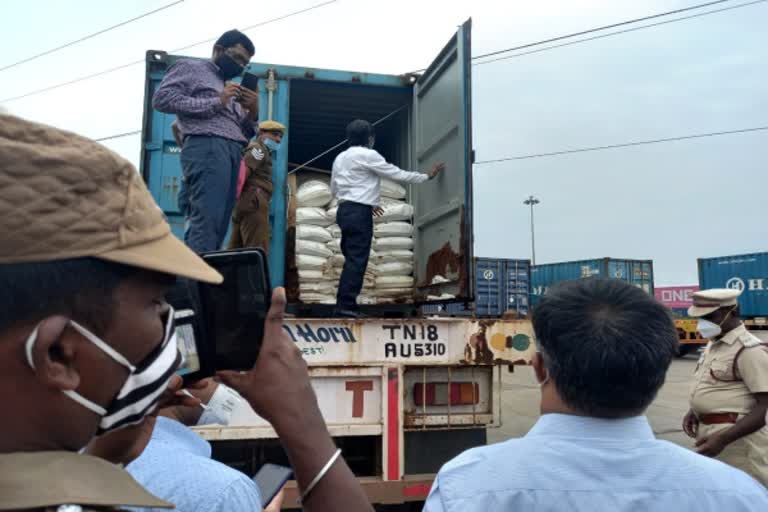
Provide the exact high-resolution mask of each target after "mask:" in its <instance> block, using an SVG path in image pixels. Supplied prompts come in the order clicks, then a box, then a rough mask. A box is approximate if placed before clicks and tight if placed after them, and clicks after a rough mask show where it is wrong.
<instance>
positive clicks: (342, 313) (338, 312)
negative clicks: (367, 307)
mask: <svg viewBox="0 0 768 512" xmlns="http://www.w3.org/2000/svg"><path fill="white" fill-rule="evenodd" d="M333 316H335V317H340V318H368V316H367V315H365V314H364V313H361V312H359V311H355V310H353V309H334V310H333Z"/></svg>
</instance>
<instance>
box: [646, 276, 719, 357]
mask: <svg viewBox="0 0 768 512" xmlns="http://www.w3.org/2000/svg"><path fill="white" fill-rule="evenodd" d="M698 289H699V287H698V286H697V285H690V286H656V287H655V288H654V293H655V295H656V300H658V301H659V302H661V303H662V304H664V305H665V306H666V307H667V308H669V310H670V312H671V313H672V317H673V318H674V321H675V327H676V328H677V336H678V341H679V345H678V351H677V354H678V356H679V357H683V356H685V355H686V354H689V353H691V352H693V351H695V350H698V349H699V348H701V347H703V346H704V345H706V344H707V342H708V341H709V340H707V339H706V338H704V337H702V336H701V334H699V331H698V330H697V326H696V324H697V319H695V318H688V308H689V307H690V306H692V305H693V298H692V295H693V293H694V292H696V291H698Z"/></svg>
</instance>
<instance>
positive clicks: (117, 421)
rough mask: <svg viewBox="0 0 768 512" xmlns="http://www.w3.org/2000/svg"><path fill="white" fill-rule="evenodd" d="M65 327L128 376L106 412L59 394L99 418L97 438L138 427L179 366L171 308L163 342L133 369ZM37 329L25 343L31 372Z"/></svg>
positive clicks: (83, 331) (89, 336)
mask: <svg viewBox="0 0 768 512" xmlns="http://www.w3.org/2000/svg"><path fill="white" fill-rule="evenodd" d="M69 323H70V325H71V326H72V327H73V328H74V329H75V330H76V331H77V332H79V333H80V334H81V335H83V337H85V339H87V340H88V341H90V342H91V343H93V344H94V345H96V346H97V347H98V348H99V349H101V350H102V351H103V352H104V353H106V354H107V355H108V356H109V357H111V358H112V359H113V360H114V361H115V362H117V363H118V364H120V365H121V366H124V367H126V368H128V370H130V374H129V375H128V378H127V379H126V380H125V383H123V386H122V387H121V388H120V391H119V392H118V394H117V396H116V397H115V398H114V399H113V400H112V402H111V403H110V404H109V405H108V406H107V408H106V409H105V408H104V407H102V406H100V405H99V404H96V403H94V402H92V401H90V400H88V399H87V398H85V397H84V396H82V395H81V394H79V393H77V392H76V391H74V390H64V391H63V393H64V394H65V395H67V396H68V397H69V398H71V399H72V400H74V401H75V402H77V403H79V404H80V405H82V406H83V407H85V408H86V409H88V410H90V411H93V412H95V413H96V414H98V415H99V416H101V421H100V422H99V429H98V431H97V432H96V435H97V436H100V435H103V434H105V433H107V432H109V431H111V430H117V429H119V428H122V427H126V426H128V425H134V424H136V423H140V422H141V421H142V420H143V419H144V418H145V417H147V415H149V414H151V413H152V412H153V411H154V409H155V406H156V405H157V401H158V400H159V399H160V395H162V394H163V391H165V389H166V388H167V387H168V382H169V381H170V380H171V377H173V374H174V372H175V371H176V369H177V368H178V367H179V364H180V363H181V353H180V352H179V349H178V346H177V344H176V343H177V342H176V330H175V328H174V322H173V308H171V309H170V311H169V312H168V319H167V320H166V322H165V334H164V337H163V342H162V343H161V344H160V345H159V346H158V347H157V348H156V349H155V350H153V351H152V352H151V353H150V354H149V355H148V356H147V357H146V358H145V359H144V360H143V361H142V362H141V363H139V364H138V365H136V366H134V365H133V364H131V363H130V362H129V361H128V360H127V359H126V358H125V357H123V356H122V355H121V354H120V353H118V352H117V351H116V350H115V349H113V348H112V347H111V346H109V345H107V344H106V343H105V342H104V341H103V340H101V339H100V338H99V337H97V336H96V335H95V334H93V333H92V332H90V331H89V330H88V329H86V328H85V327H83V326H81V325H80V324H78V323H76V322H74V321H73V320H70V321H69ZM38 328H39V326H38V327H35V330H34V331H32V334H30V335H29V338H27V343H26V352H27V363H29V366H30V367H32V369H34V368H35V365H34V362H33V361H32V347H34V345H35V341H37V330H38Z"/></svg>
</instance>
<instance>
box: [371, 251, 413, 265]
mask: <svg viewBox="0 0 768 512" xmlns="http://www.w3.org/2000/svg"><path fill="white" fill-rule="evenodd" d="M395 262H403V263H413V251H409V250H406V249H398V250H394V251H381V250H379V251H376V264H377V265H381V264H384V263H395Z"/></svg>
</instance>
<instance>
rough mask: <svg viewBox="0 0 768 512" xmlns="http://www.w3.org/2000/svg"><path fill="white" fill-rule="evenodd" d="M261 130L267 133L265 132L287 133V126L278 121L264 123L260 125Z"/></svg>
mask: <svg viewBox="0 0 768 512" xmlns="http://www.w3.org/2000/svg"><path fill="white" fill-rule="evenodd" d="M259 130H261V131H265V132H282V133H285V125H282V124H280V123H278V122H277V121H262V122H260V123H259Z"/></svg>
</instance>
